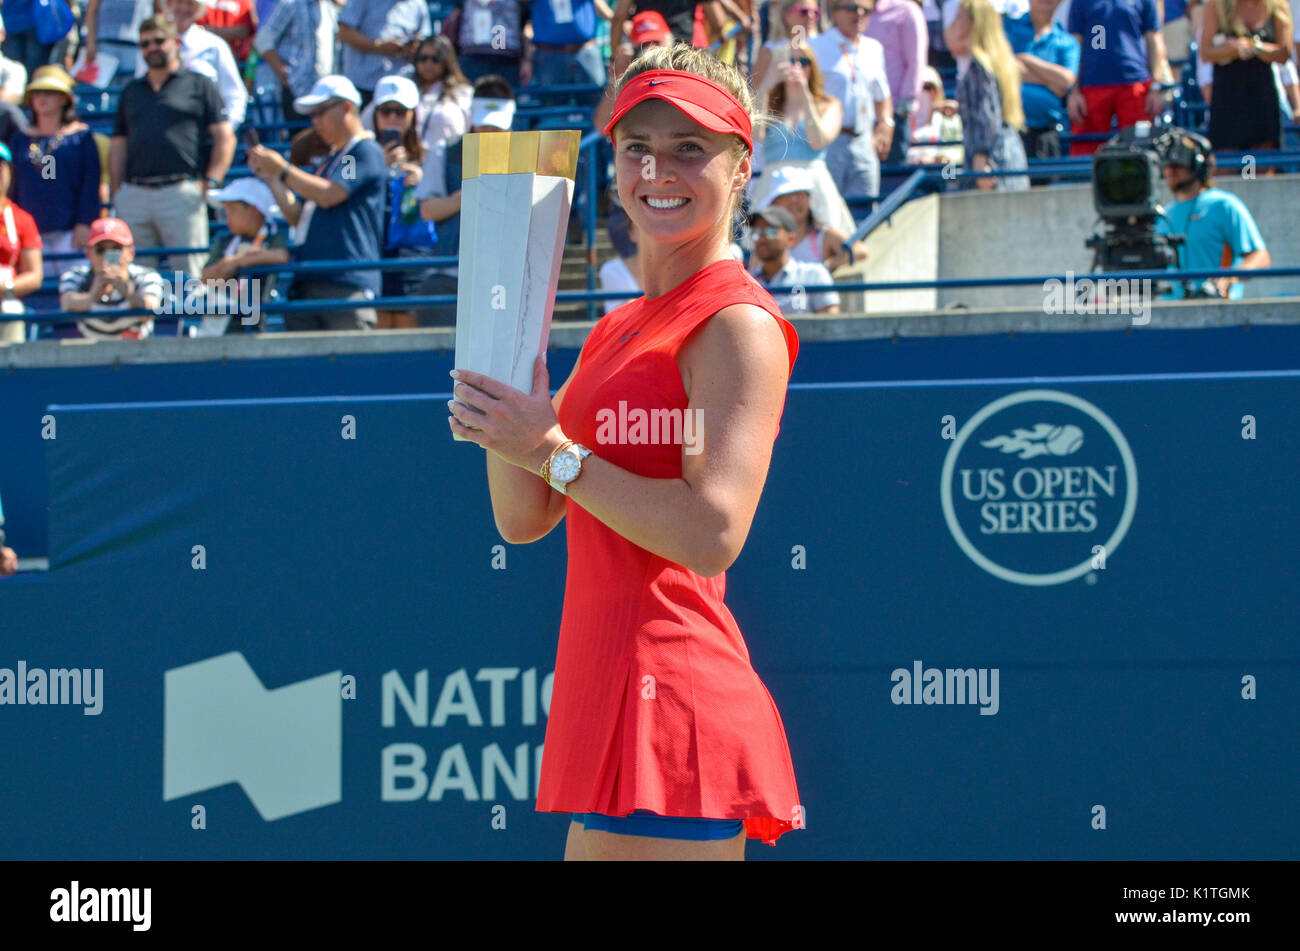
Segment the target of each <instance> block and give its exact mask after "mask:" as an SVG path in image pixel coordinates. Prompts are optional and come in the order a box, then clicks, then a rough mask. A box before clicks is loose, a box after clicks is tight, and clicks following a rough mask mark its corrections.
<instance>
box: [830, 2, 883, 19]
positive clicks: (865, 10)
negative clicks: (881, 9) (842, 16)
mask: <svg viewBox="0 0 1300 951" xmlns="http://www.w3.org/2000/svg"><path fill="white" fill-rule="evenodd" d="M835 9H836V10H847V11H848V12H849V13H856V14H857V15H858V16H860V17H865V16H870V15H871V14H873V13H875V12H876V8H875V7H864V6H861V5H859V4H847V3H846V4H843V5H841V6H838V7H836V8H835Z"/></svg>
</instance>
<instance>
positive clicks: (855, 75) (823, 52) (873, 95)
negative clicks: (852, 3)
mask: <svg viewBox="0 0 1300 951" xmlns="http://www.w3.org/2000/svg"><path fill="white" fill-rule="evenodd" d="M808 48H809V49H811V50H812V51H813V55H815V56H816V57H817V65H818V66H820V67H821V70H822V77H823V80H824V82H825V85H826V92H827V94H829V95H831V96H834V97H835V98H836V99H838V100H839V101H840V103H841V105H843V106H844V126H845V128H851V129H853V131H854V133H856V134H857V135H862V134H864V133H869V132H871V131H872V129H874V128H875V125H876V103H877V102H881V101H882V100H885V99H888V98H889V80H888V79H886V78H885V48H884V47H883V46H881V45H880V41H879V40H874V39H872V38H871V37H869V36H859V37H858V38H857V43H856V44H854V43H853V41H852V40H849V39H848V38H846V37H845V36H844V34H843V33H841V32H840V31H839V30H830V31H828V32H826V33H822V34H820V35H818V36H814V37H813V38H812V39H811V40H809V41H808Z"/></svg>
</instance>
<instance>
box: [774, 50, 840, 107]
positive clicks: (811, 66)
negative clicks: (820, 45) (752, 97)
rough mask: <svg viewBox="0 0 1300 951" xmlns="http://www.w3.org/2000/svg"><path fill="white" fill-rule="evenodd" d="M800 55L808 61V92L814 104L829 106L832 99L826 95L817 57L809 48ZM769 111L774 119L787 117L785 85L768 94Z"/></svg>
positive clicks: (781, 84) (782, 84) (777, 85)
mask: <svg viewBox="0 0 1300 951" xmlns="http://www.w3.org/2000/svg"><path fill="white" fill-rule="evenodd" d="M799 55H800V56H801V57H803V58H804V59H806V60H808V70H809V72H808V91H809V92H810V93H812V98H813V102H815V103H817V105H819V106H824V105H827V104H828V103H830V101H831V97H830V96H828V95H826V83H825V81H824V80H823V79H822V68H821V65H820V64H819V63H818V62H817V57H816V56H814V55H813V51H812V50H810V49H807V48H805V49H804V50H803V51H802V52H801V53H800V54H799ZM800 68H802V67H800ZM767 111H768V114H769V115H771V116H772V117H776V116H784V115H785V83H781V82H779V83H777V84H776V85H775V86H773V87H772V91H771V92H769V93H768V94H767Z"/></svg>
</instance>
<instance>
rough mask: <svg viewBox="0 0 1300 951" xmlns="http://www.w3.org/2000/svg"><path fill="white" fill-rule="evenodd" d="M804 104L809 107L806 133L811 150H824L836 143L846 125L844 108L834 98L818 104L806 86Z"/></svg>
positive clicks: (805, 125) (804, 87)
mask: <svg viewBox="0 0 1300 951" xmlns="http://www.w3.org/2000/svg"><path fill="white" fill-rule="evenodd" d="M802 89H803V93H804V102H805V104H806V105H807V106H808V118H809V119H810V120H811V121H810V122H807V123H805V124H804V132H805V134H806V136H807V139H808V145H809V147H810V148H814V149H822V148H826V146H828V145H830V144H831V143H832V142H834V141H835V137H836V136H838V135H839V134H840V129H841V128H843V125H844V107H843V106H842V105H840V101H839V100H838V99H836V98H835V97H834V96H827V97H826V99H827V101H825V102H822V103H820V104H819V103H816V102H814V101H813V97H812V93H811V91H810V90H809V89H808V87H807V86H806V85H805V86H803V87H802Z"/></svg>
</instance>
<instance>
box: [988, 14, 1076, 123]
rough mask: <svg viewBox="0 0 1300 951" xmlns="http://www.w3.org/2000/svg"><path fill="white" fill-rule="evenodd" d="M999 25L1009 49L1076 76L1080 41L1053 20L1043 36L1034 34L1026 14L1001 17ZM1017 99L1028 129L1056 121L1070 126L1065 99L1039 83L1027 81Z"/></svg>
mask: <svg viewBox="0 0 1300 951" xmlns="http://www.w3.org/2000/svg"><path fill="white" fill-rule="evenodd" d="M1002 27H1003V29H1004V30H1005V31H1006V34H1007V39H1008V40H1010V41H1011V51H1012V52H1014V53H1028V54H1029V55H1031V56H1037V57H1038V58H1039V59H1041V60H1043V61H1045V62H1048V63H1052V64H1054V65H1056V66H1064V67H1065V68H1066V69H1068V70H1069V71H1070V72H1072V73H1074V74H1075V76H1078V75H1079V43H1078V41H1077V40H1076V39H1075V38H1074V37H1072V36H1071V35H1070V34H1069V33H1067V32H1065V30H1064V29H1062V28H1061V24H1059V23H1055V22H1053V23H1052V28H1051V29H1050V30H1048V31H1047V32H1046V33H1044V34H1043V35H1042V36H1034V24H1033V23H1031V22H1030V20H1029V14H1025V15H1024V16H1022V17H1004V18H1003V20H1002ZM1020 98H1021V101H1022V102H1023V103H1024V108H1025V126H1026V128H1029V129H1050V128H1052V127H1053V126H1055V125H1056V124H1057V123H1060V124H1061V125H1069V117H1068V116H1067V114H1066V111H1065V100H1063V99H1062V98H1061V97H1060V96H1058V95H1056V93H1054V92H1052V90H1050V89H1049V88H1047V87H1046V86H1044V85H1043V84H1042V83H1030V82H1026V83H1024V84H1022V85H1021V87H1020Z"/></svg>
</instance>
